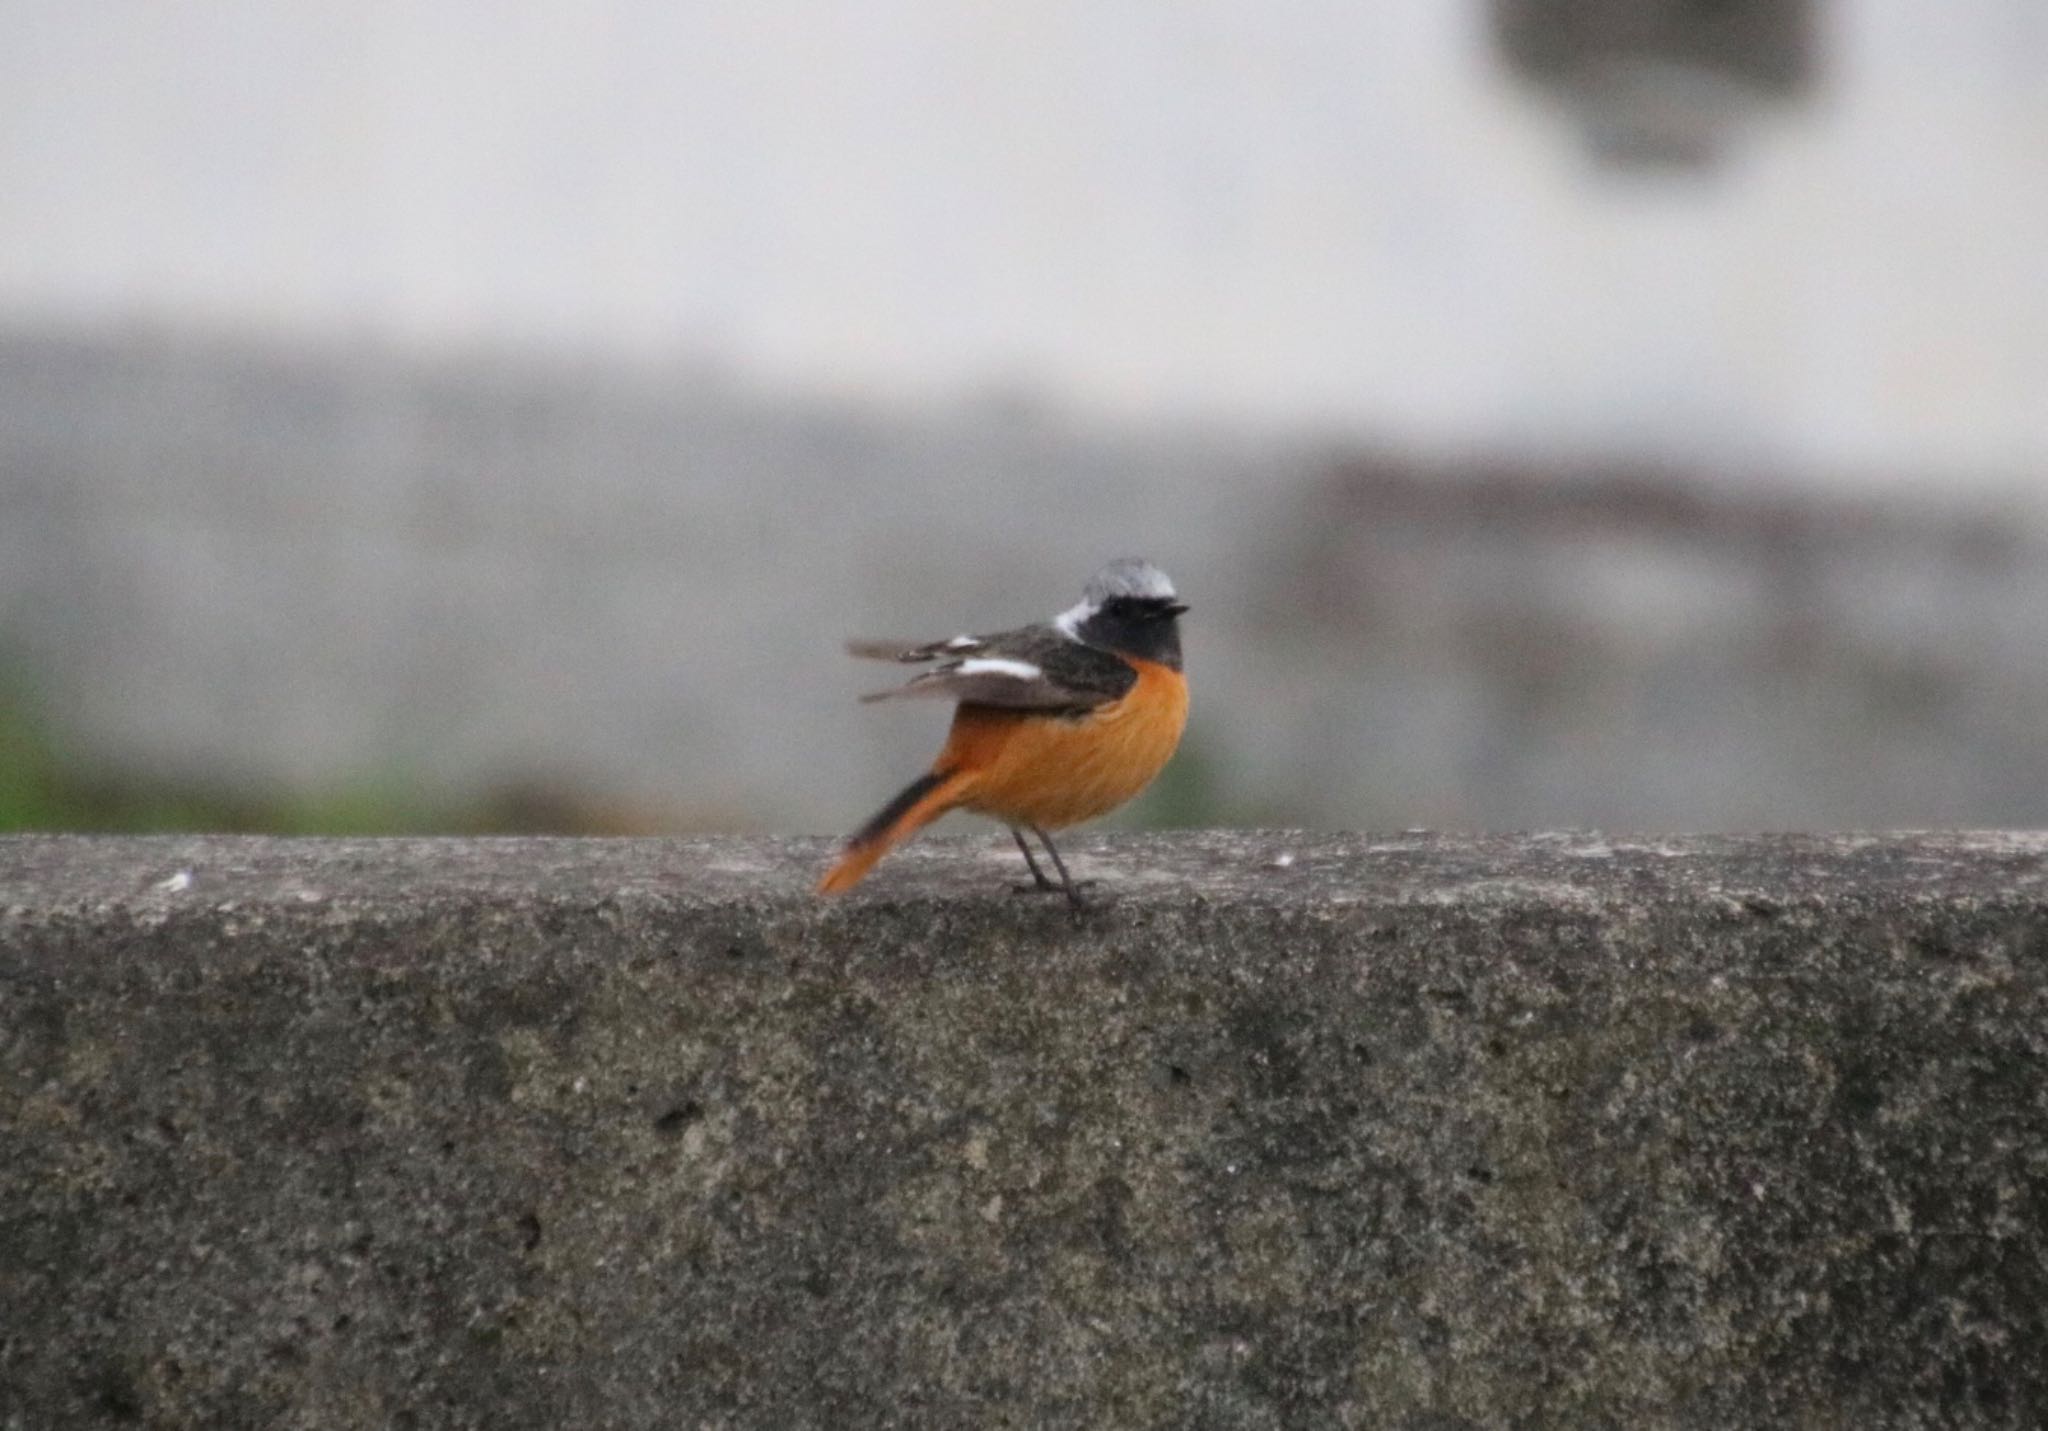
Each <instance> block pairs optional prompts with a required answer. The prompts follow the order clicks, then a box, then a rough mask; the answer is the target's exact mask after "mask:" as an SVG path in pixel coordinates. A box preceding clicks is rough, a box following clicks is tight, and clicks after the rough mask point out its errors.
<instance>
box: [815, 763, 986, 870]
mask: <svg viewBox="0 0 2048 1431" xmlns="http://www.w3.org/2000/svg"><path fill="white" fill-rule="evenodd" d="M970 778H971V777H970V776H969V775H968V773H967V772H966V771H964V770H949V771H945V772H943V773H942V772H940V771H937V770H934V771H933V772H932V773H931V774H929V775H925V776H920V777H919V778H918V779H916V780H913V781H912V782H911V783H910V785H909V787H908V788H906V789H905V790H904V792H903V793H902V794H901V795H898V796H897V797H896V798H895V799H894V800H891V801H890V802H889V803H888V804H887V805H885V806H883V807H882V809H881V812H880V813H879V814H877V815H876V816H875V818H874V819H872V820H870V821H868V822H867V823H866V824H865V825H863V826H861V828H860V831H859V833H857V834H856V835H854V837H853V838H852V839H850V840H848V841H847V842H846V851H845V853H843V854H842V855H840V856H839V863H837V864H835V865H833V866H832V868H831V869H829V870H827V871H826V872H825V877H824V878H823V879H821V880H819V881H818V893H819V894H842V893H844V892H845V891H847V890H849V889H852V888H853V887H854V886H855V885H857V884H859V883H860V882H861V879H862V877H863V876H865V875H866V874H867V872H868V871H869V870H871V869H873V868H874V867H875V862H876V861H877V860H879V859H881V858H882V856H883V855H886V854H888V853H889V851H890V850H892V849H894V848H895V847H896V846H897V845H899V844H901V843H902V842H903V841H904V840H907V839H909V838H910V837H911V836H912V835H914V834H916V833H917V832H918V831H919V830H921V829H923V828H924V827H925V826H926V825H929V824H930V823H931V822H932V821H934V820H936V819H938V818H939V816H941V815H943V814H945V813H946V812H947V811H948V810H950V809H952V808H953V807H954V806H955V805H957V804H959V803H960V797H961V796H962V795H963V794H965V793H966V790H967V785H968V783H969V780H970Z"/></svg>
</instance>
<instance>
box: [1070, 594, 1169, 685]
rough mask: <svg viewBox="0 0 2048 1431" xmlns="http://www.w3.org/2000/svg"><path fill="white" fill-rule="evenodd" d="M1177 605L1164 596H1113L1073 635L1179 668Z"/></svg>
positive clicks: (1091, 642)
mask: <svg viewBox="0 0 2048 1431" xmlns="http://www.w3.org/2000/svg"><path fill="white" fill-rule="evenodd" d="M1179 613H1180V607H1179V606H1178V605H1177V604H1176V603H1174V602H1173V601H1172V600H1171V599H1168V598H1156V597H1149V596H1144V597H1141V596H1116V597H1111V598H1110V599H1109V600H1108V601H1106V602H1104V603H1103V604H1102V607H1101V609H1100V610H1098V611H1096V612H1094V613H1093V614H1092V615H1090V616H1089V618H1088V619H1087V620H1086V621H1083V622H1081V623H1080V624H1079V625H1077V626H1076V627H1075V628H1074V634H1075V635H1076V636H1078V637H1080V638H1081V640H1083V641H1085V642H1087V643H1088V644H1089V645H1090V646H1099V647H1101V648H1102V649H1103V650H1105V651H1114V652H1116V653H1117V654H1118V655H1119V656H1135V657H1137V658H1138V659H1139V660H1141V661H1156V662H1158V663H1159V664H1160V665H1162V666H1165V667H1166V668H1168V669H1169V670H1174V671H1178V670H1179V669H1180V615H1179Z"/></svg>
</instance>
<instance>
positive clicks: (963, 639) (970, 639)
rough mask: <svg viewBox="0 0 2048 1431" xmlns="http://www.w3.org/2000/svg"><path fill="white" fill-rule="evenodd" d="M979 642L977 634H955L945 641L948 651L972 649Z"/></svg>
mask: <svg viewBox="0 0 2048 1431" xmlns="http://www.w3.org/2000/svg"><path fill="white" fill-rule="evenodd" d="M980 644H981V638H980V637H979V636H955V637H954V638H953V639H952V640H950V641H948V642H947V643H946V649H947V650H948V651H972V650H973V649H974V648H975V647H977V646H979V645H980Z"/></svg>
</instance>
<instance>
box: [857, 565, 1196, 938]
mask: <svg viewBox="0 0 2048 1431" xmlns="http://www.w3.org/2000/svg"><path fill="white" fill-rule="evenodd" d="M1187 609H1188V608H1187V607H1186V606H1185V605H1184V604H1183V603H1182V602H1181V600H1180V596H1179V594H1178V593H1177V592H1176V591H1175V590H1174V587H1173V583H1172V581H1170V580H1169V579H1168V578H1167V575H1166V573H1165V572H1163V571H1161V570H1160V569H1159V568H1158V567H1156V566H1154V565H1153V564H1152V563H1151V562H1149V561H1146V560H1144V559H1143V558H1141V557H1119V558H1118V559H1116V560H1115V561H1112V562H1110V563H1109V564H1108V565H1106V566H1104V567H1103V568H1102V569H1101V570H1100V571H1098V572H1096V573H1095V575H1094V576H1093V577H1092V578H1091V579H1090V580H1089V582H1088V584H1087V586H1086V587H1085V588H1084V589H1083V591H1082V595H1081V601H1080V604H1079V605H1077V606H1074V607H1072V608H1070V609H1068V610H1067V611H1064V612H1062V613H1061V614H1060V615H1058V616H1056V617H1054V618H1053V619H1052V620H1051V621H1046V622H1038V623H1035V624H1033V625H1030V626H1020V627H1017V628H1015V629H1014V630H1009V631H1000V632H996V633H994V634H992V635H986V636H965V635H963V636H954V637H951V638H949V639H947V640H944V641H932V642H927V643H924V644H906V643H903V642H894V641H849V642H847V643H846V649H847V652H848V654H850V655H853V656H858V657H863V658H866V659H870V660H882V661H901V662H904V663H907V664H913V665H924V666H928V667H929V668H930V669H928V670H926V671H923V672H921V673H920V674H918V675H917V676H914V677H912V678H911V679H910V680H909V681H907V682H906V683H904V684H903V685H901V686H897V687H894V688H892V689H889V690H884V691H876V692H872V693H870V694H868V695H865V696H862V697H861V699H862V700H863V701H883V700H898V699H916V698H920V697H930V698H938V699H946V700H952V701H955V702H957V703H958V704H957V707H956V709H955V710H954V712H953V725H952V729H951V731H950V732H949V733H948V735H947V737H946V744H945V748H944V749H942V750H941V751H940V752H939V756H938V759H936V760H934V761H933V762H932V765H931V768H930V769H929V770H928V771H926V772H925V773H924V774H923V775H920V776H919V777H918V778H917V779H915V780H913V781H912V782H911V783H910V784H909V785H907V786H906V787H904V789H903V791H902V793H900V794H899V795H897V796H896V798H895V799H893V800H891V801H890V802H889V803H888V804H887V805H884V806H883V807H882V808H881V809H880V810H879V811H877V812H876V814H875V815H874V817H873V818H872V819H870V820H869V821H868V822H867V823H866V824H865V825H862V826H861V827H860V829H859V830H857V831H855V832H854V834H853V836H852V837H851V838H850V839H848V840H847V841H846V844H845V847H844V848H843V849H842V850H841V852H840V854H839V858H838V860H837V861H836V862H835V863H834V864H833V866H832V867H831V869H829V870H827V871H826V873H825V876H824V878H823V879H822V880H820V881H819V883H818V892H819V893H820V894H840V893H843V892H844V891H846V890H849V889H852V888H853V887H854V886H855V885H856V884H858V883H860V881H861V879H862V878H863V877H864V876H866V874H867V873H868V871H869V870H871V869H873V868H874V867H875V863H876V862H877V861H878V860H880V859H881V858H882V856H883V855H885V854H887V853H888V852H889V851H890V850H891V849H893V848H894V847H895V846H896V845H898V844H900V843H902V842H903V841H904V840H906V839H908V838H909V837H910V836H911V835H913V834H915V833H916V832H917V831H918V830H919V829H921V828H923V827H924V826H925V825H928V824H930V823H931V822H932V821H933V820H936V819H938V818H939V816H941V815H943V814H945V813H946V812H947V811H949V810H970V811H974V812H977V813H979V814H983V815H989V816H993V817H994V818H995V819H998V820H1000V821H1002V822H1003V823H1004V824H1006V825H1008V826H1009V827H1010V834H1011V836H1012V837H1013V838H1014V839H1015V840H1016V842H1017V848H1018V849H1019V850H1021V851H1023V853H1024V863H1025V865H1026V866H1027V867H1028V868H1029V869H1030V871H1031V878H1032V883H1031V884H1029V885H1022V886H1018V889H1019V892H1021V893H1064V894H1065V895H1066V897H1067V899H1068V901H1069V903H1070V904H1072V905H1073V906H1074V907H1075V908H1076V909H1079V908H1081V907H1082V906H1083V905H1084V904H1085V903H1086V901H1085V900H1084V899H1083V898H1082V895H1081V889H1080V886H1079V885H1077V884H1076V883H1075V882H1074V880H1073V878H1072V876H1070V875H1069V874H1068V873H1067V866H1066V862H1065V861H1064V860H1062V859H1061V858H1060V852H1059V850H1058V849H1057V848H1055V847H1054V845H1053V842H1052V838H1051V835H1050V834H1049V833H1048V832H1050V831H1053V830H1061V829H1065V828H1067V827H1068V826H1071V825H1077V824H1080V823H1081V822H1082V821H1084V820H1092V819H1095V818H1096V817H1097V816H1099V815H1106V814H1108V813H1109V812H1110V811H1111V810H1114V809H1115V808H1116V807H1117V806H1119V805H1121V804H1123V803H1124V802H1125V801H1127V800H1129V799H1130V798H1131V797H1132V796H1134V795H1136V794H1137V793H1138V792H1139V791H1141V790H1143V789H1144V788H1145V787H1146V786H1147V785H1150V784H1151V783H1152V778H1153V777H1154V776H1156V775H1157V774H1158V773H1159V772H1160V770H1161V769H1163V768H1164V767H1165V765H1166V762H1167V761H1168V760H1169V759H1171V758H1172V756H1173V752H1174V750H1175V748H1176V747H1177V746H1178V745H1179V744H1180V737H1181V731H1182V730H1183V729H1184V728H1185V727H1186V725H1187V715H1188V683H1187V678H1186V676H1185V675H1184V674H1183V673H1182V670H1181V650H1180V625H1179V621H1180V617H1181V615H1182V614H1183V613H1184V612H1186V611H1187ZM1027 831H1028V832H1029V833H1031V834H1032V835H1035V836H1037V838H1038V841H1039V843H1040V844H1042V845H1044V847H1045V852H1046V854H1047V855H1049V856H1051V858H1052V866H1053V868H1054V869H1055V870H1056V871H1058V873H1059V880H1058V882H1057V883H1055V882H1054V881H1052V880H1051V879H1048V878H1047V877H1046V874H1045V872H1044V870H1042V869H1040V868H1039V864H1038V861H1037V859H1035V858H1034V857H1033V856H1032V853H1031V845H1030V842H1029V841H1027V840H1026V839H1025V838H1024V836H1025V833H1026V832H1027Z"/></svg>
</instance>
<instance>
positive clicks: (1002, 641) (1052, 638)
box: [847, 626, 1137, 711]
mask: <svg viewBox="0 0 2048 1431" xmlns="http://www.w3.org/2000/svg"><path fill="white" fill-rule="evenodd" d="M970 643H971V644H970ZM847 649H848V650H849V651H850V652H852V653H853V654H855V655H858V656H868V657H871V658H875V659H881V660H889V661H906V662H919V661H939V662H941V664H939V665H937V666H934V667H933V668H932V669H931V670H929V671H926V672H924V673H923V674H922V675H919V676H916V677H914V678H912V679H911V680H910V681H908V682H906V683H904V684H903V685H901V686H898V687H896V688H895V689H893V690H887V691H874V692H871V693H870V694H868V695H864V696H862V697H861V699H862V700H863V701H886V700H895V699H898V698H902V697H919V696H939V697H943V698H945V699H948V700H955V701H959V702H961V703H962V704H965V705H983V706H1001V707H1004V708H1006V709H1010V710H1047V711H1052V710H1087V709H1089V708H1090V707H1092V706H1099V705H1102V704H1104V703H1105V702H1107V701H1113V700H1115V699H1116V698H1117V697H1118V696H1121V695H1122V694H1123V693H1124V692H1125V691H1127V690H1129V689H1130V688H1131V686H1132V684H1133V683H1135V681H1136V680H1137V673H1136V672H1135V671H1134V670H1132V669H1131V666H1130V664H1129V663H1128V662H1126V661H1123V660H1121V659H1120V658H1118V657H1116V656H1113V655H1111V654H1110V653H1109V652H1107V651H1102V650H1098V649H1096V648H1095V647H1093V646H1084V645H1082V644H1081V643H1080V642H1078V641H1074V640H1072V639H1071V638H1069V637H1067V636H1066V635H1065V634H1063V633H1061V632H1059V631H1056V630H1054V629H1053V628H1052V627H1050V626H1025V627H1020V628H1019V629H1017V630H1015V631H1001V632H997V633H996V634H994V635H992V636H975V637H959V636H955V637H953V638H951V639H950V640H947V641H934V642H931V643H929V644H927V645H924V646H903V645H899V644H897V643H894V642H887V641H858V642H848V643H847ZM994 660H1001V661H1006V662H1013V663H1016V662H1021V663H1022V664H1024V665H1026V666H1029V667H1031V668H1032V669H1033V670H1034V671H1036V673H1037V674H1035V675H1022V674H1019V673H1016V672H1010V671H992V670H986V669H981V670H975V669H963V667H965V666H967V665H968V663H975V662H983V661H994Z"/></svg>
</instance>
